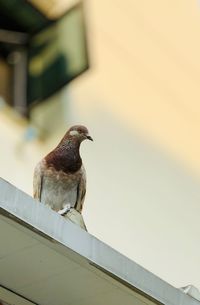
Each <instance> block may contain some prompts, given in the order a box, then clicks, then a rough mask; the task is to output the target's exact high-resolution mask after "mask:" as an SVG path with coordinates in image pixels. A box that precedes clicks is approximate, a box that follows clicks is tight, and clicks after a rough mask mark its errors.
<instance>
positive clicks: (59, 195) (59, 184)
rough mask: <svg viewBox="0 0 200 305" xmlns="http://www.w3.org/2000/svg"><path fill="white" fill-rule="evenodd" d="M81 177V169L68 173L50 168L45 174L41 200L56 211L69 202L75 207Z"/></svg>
mask: <svg viewBox="0 0 200 305" xmlns="http://www.w3.org/2000/svg"><path fill="white" fill-rule="evenodd" d="M80 178H81V171H78V172H76V173H74V174H66V173H64V172H62V171H56V170H55V169H52V168H48V169H47V170H46V171H45V174H44V176H43V182H42V192H41V201H42V202H43V203H44V204H46V205H48V206H50V207H51V208H52V209H54V210H55V211H59V210H60V209H62V208H63V207H64V205H65V204H67V203H69V204H70V205H71V206H72V207H73V206H74V205H75V204H76V200H77V188H78V184H79V181H80Z"/></svg>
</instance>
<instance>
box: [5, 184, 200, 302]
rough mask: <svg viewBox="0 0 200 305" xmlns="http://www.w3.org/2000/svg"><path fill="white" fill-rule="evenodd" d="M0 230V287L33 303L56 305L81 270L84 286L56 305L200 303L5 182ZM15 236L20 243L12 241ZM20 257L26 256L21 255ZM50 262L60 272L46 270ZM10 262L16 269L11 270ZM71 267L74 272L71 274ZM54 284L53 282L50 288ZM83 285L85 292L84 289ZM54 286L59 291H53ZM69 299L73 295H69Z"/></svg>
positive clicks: (79, 283) (81, 282)
mask: <svg viewBox="0 0 200 305" xmlns="http://www.w3.org/2000/svg"><path fill="white" fill-rule="evenodd" d="M2 230H4V232H3V233H2ZM0 232H1V233H0V245H3V246H2V247H0V268H2V270H3V272H1V270H0V284H1V285H2V286H4V287H6V288H8V289H10V290H12V291H14V292H15V293H17V294H19V295H22V296H24V297H26V298H27V299H28V300H30V301H31V302H33V303H37V304H41V305H42V304H48V305H51V303H52V304H55V300H54V296H55V295H56V292H57V290H59V289H61V288H60V287H61V285H62V284H63V281H66V283H67V282H71V281H73V274H75V272H78V271H77V269H78V270H79V273H80V276H79V275H78V273H77V278H76V279H75V281H76V283H77V285H80V288H77V293H76V294H77V295H76V294H75V293H74V294H73V293H72V290H73V289H72V288H71V289H70V290H69V291H68V293H67V294H65V293H66V292H65V289H62V290H59V293H58V296H59V297H57V299H56V300H57V305H59V304H61V305H62V304H63V305H64V304H65V305H68V304H69V305H73V304H78V305H79V304H83V305H84V304H88V305H90V304H93V305H95V303H94V302H96V304H98V305H100V304H103V302H104V305H105V304H106V305H111V304H115V305H116V304H118V303H117V302H118V300H120V297H121V298H122V299H123V300H124V302H123V305H126V304H139V305H140V304H166V305H199V304H200V302H198V301H197V300H195V299H193V298H192V297H190V296H188V295H186V294H184V293H183V292H182V291H181V290H179V289H176V288H174V287H172V286H171V285H169V284H168V283H166V282H164V281H163V280H161V279H160V278H158V277H157V276H155V275H154V274H152V273H151V272H148V271H147V270H145V269H144V268H142V267H141V266H139V265H138V264H136V263H135V262H133V261H131V260H130V259H128V258H127V257H125V256H123V255H122V254H120V253H118V252H117V251H115V250H113V249H112V248H111V247H109V246H108V245H106V244H105V243H103V242H101V241H99V240H98V239H96V238H95V237H94V236H92V235H90V234H89V233H87V232H85V231H83V230H81V229H80V228H79V227H78V226H76V225H74V224H73V223H71V222H70V221H66V220H65V219H64V218H62V217H61V216H60V215H58V214H57V213H55V212H54V211H52V210H50V209H48V208H47V207H45V206H44V205H43V204H40V203H39V202H36V201H35V200H34V199H32V198H31V197H30V196H28V195H27V194H25V193H23V192H22V191H20V190H18V189H17V188H15V187H14V186H13V185H11V184H9V183H8V182H6V181H5V180H3V179H0ZM14 234H15V235H14ZM12 237H13V238H15V240H13V241H12ZM8 241H9V242H8ZM15 242H16V244H14V243H15ZM21 243H22V244H21ZM44 247H45V248H44ZM41 249H42V250H41ZM20 251H21V252H20ZM27 251H29V252H27ZM42 251H44V259H43V260H42V259H41V256H42V253H43V252H42ZM18 253H21V256H19V255H18ZM27 253H29V254H27ZM23 255H24V256H23ZM27 255H30V259H31V260H32V261H33V263H34V264H36V265H33V270H32V269H31V266H30V264H28V263H27V266H28V267H26V268H25V266H26V257H27ZM22 256H23V257H24V264H22V265H20V268H21V269H20V270H21V274H20V277H22V279H20V282H19V281H18V280H17V279H16V280H15V279H14V278H13V277H14V276H15V275H14V272H16V270H19V269H17V268H19V264H20V259H21V257H22ZM37 256H38V260H37ZM54 256H55V257H54ZM52 257H53V258H52ZM45 258H46V259H45ZM51 259H52V261H51ZM64 259H65V260H66V261H64ZM48 260H49V264H50V263H51V265H50V266H52V268H55V270H51V268H47V267H46V265H47V264H48ZM62 260H63V266H64V267H66V266H68V267H69V268H68V269H67V271H66V273H65V272H64V271H63V270H62V265H61V266H60V265H59V263H61V261H62ZM1 261H2V262H3V263H2V265H1ZM11 264H12V268H9V266H11ZM37 264H39V266H40V267H39V268H40V270H39V271H38V273H37V274H35V270H34V268H36V267H35V266H37ZM67 264H68V265H67ZM72 266H73V268H72V269H73V270H72V271H70V272H69V269H70V268H71V267H72ZM64 267H63V268H64ZM27 268H28V271H27ZM42 268H43V269H42ZM59 268H60V269H59ZM70 270H71V269H70ZM53 272H54V273H53ZM83 272H87V274H88V278H87V277H83V280H81V274H82V273H83ZM23 276H24V278H25V279H26V280H25V281H23ZM56 276H57V282H59V281H60V282H59V283H58V287H57V286H56V283H57V282H56ZM90 276H91V282H90V284H88V286H87V285H86V283H85V279H86V278H87V280H88V281H89V277H90ZM93 277H94V278H93ZM27 278H28V279H27ZM52 281H54V282H53V283H54V284H52V286H51V283H52ZM95 281H97V282H96V286H95V287H94V288H92V287H91V289H89V285H92V284H91V283H94V282H95ZM39 282H41V286H42V285H43V287H44V288H43V290H45V289H46V293H43V290H42V289H41V290H40V286H37V285H39ZM47 283H48V285H47ZM45 285H46V286H45ZM84 285H85V286H84ZM106 285H107V286H106ZM83 286H84V287H85V290H84V289H82V287H83ZM50 287H53V289H55V290H54V291H52V288H50ZM56 287H57V288H56ZM67 287H69V284H68V285H66V291H67ZM72 287H74V286H72ZM100 288H101V289H102V290H101V289H100ZM48 289H49V290H48ZM56 289H57V290H56ZM95 289H96V290H95ZM99 289H100V290H101V291H100V290H99ZM51 291H52V296H51ZM34 293H35V294H34ZM101 293H102V294H101ZM112 293H113V294H112ZM118 294H119V295H118ZM69 295H70V297H67V296H69ZM116 295H117V297H116V299H115V297H114V296H116ZM70 298H71V299H70ZM106 298H107V299H106ZM0 299H1V298H0ZM66 300H67V301H66ZM135 300H137V303H135ZM51 301H52V302H51ZM70 302H71V303H70ZM84 302H85V303H84ZM101 302H102V303H101ZM105 302H107V303H105ZM119 302H120V301H119ZM119 304H120V303H119Z"/></svg>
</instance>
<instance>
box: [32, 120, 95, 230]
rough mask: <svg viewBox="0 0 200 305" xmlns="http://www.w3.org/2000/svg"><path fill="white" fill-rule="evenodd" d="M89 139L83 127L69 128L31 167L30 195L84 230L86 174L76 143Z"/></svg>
mask: <svg viewBox="0 0 200 305" xmlns="http://www.w3.org/2000/svg"><path fill="white" fill-rule="evenodd" d="M86 139H89V140H92V138H91V137H90V135H89V133H88V130H87V128H86V127H84V126H81V125H76V126H72V127H71V128H70V129H69V130H68V131H67V133H66V134H65V136H64V137H63V139H62V140H61V141H60V143H59V144H58V146H57V147H56V148H55V149H54V150H53V151H51V152H50V153H49V154H48V155H47V156H46V157H44V158H43V159H42V160H41V161H40V162H39V163H38V164H37V166H36V167H35V171H34V178H33V196H34V198H36V199H38V200H39V201H41V202H42V203H44V204H46V205H47V206H49V207H51V208H52V209H53V210H55V211H57V212H58V213H59V214H61V215H63V216H65V217H67V218H70V219H71V220H72V221H73V222H75V223H77V224H79V225H80V226H81V227H82V228H84V229H86V228H85V224H84V221H83V219H82V215H81V211H82V208H83V202H84V199H85V193H86V174H85V169H84V166H83V164H82V159H81V157H80V152H79V148H80V144H81V142H82V141H84V140H86Z"/></svg>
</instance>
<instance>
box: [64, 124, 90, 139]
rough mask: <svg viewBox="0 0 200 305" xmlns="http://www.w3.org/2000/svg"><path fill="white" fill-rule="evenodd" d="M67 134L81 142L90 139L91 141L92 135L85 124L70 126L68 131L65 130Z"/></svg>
mask: <svg viewBox="0 0 200 305" xmlns="http://www.w3.org/2000/svg"><path fill="white" fill-rule="evenodd" d="M67 136H68V137H70V138H72V139H74V140H77V141H79V142H82V141H84V140H90V141H93V139H92V137H91V136H90V135H89V132H88V130H87V128H86V127H85V126H82V125H75V126H72V127H71V128H70V129H69V130H68V131H67Z"/></svg>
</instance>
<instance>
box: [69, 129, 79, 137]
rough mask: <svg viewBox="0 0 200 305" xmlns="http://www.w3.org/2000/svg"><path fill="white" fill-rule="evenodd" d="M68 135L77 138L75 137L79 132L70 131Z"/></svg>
mask: <svg viewBox="0 0 200 305" xmlns="http://www.w3.org/2000/svg"><path fill="white" fill-rule="evenodd" d="M69 134H70V136H77V135H79V132H78V131H77V130H71V131H70V132H69Z"/></svg>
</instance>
